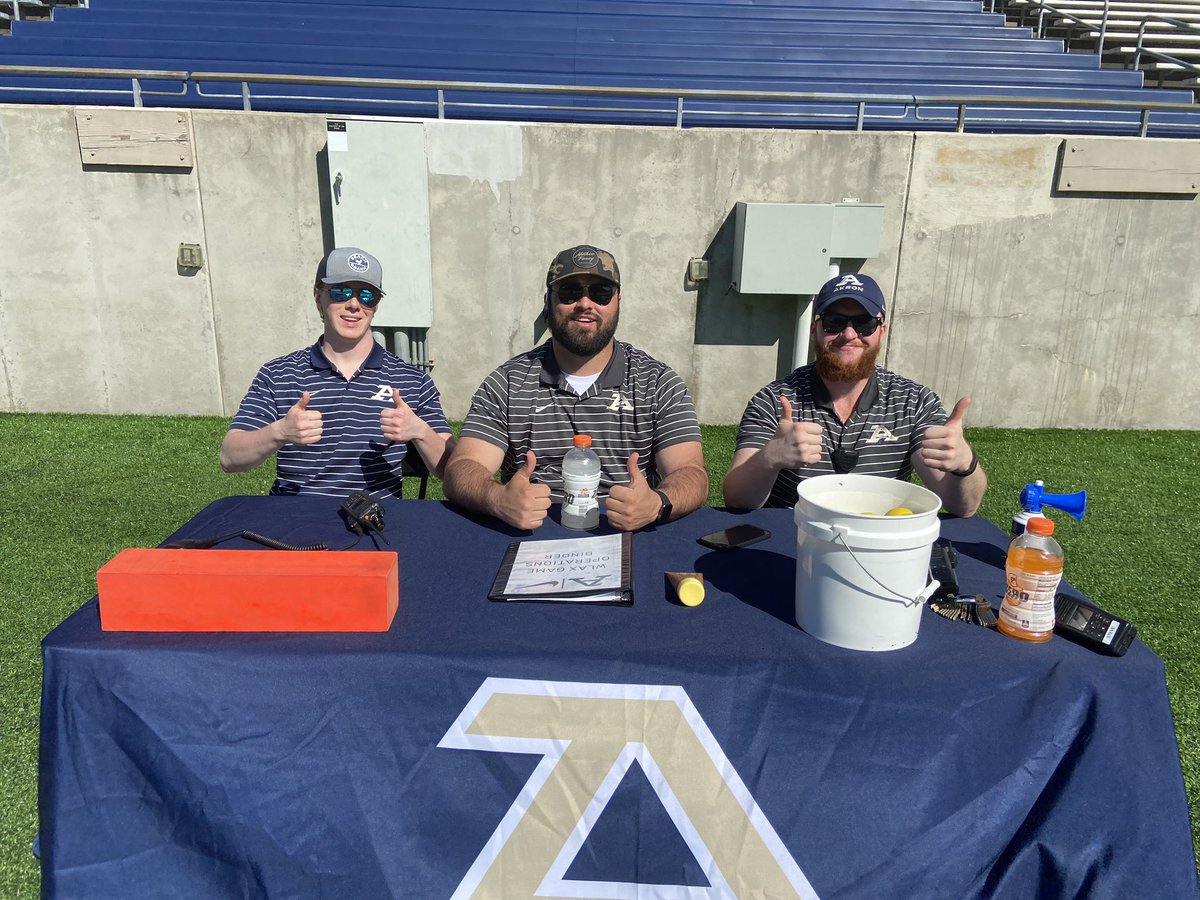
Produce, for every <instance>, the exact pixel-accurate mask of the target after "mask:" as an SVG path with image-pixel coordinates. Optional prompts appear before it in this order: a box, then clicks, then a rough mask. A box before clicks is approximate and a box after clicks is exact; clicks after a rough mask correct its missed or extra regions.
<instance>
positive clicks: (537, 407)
mask: <svg viewBox="0 0 1200 900" xmlns="http://www.w3.org/2000/svg"><path fill="white" fill-rule="evenodd" d="M549 408H550V404H549V403H547V404H546V405H545V406H535V407H534V408H533V411H534V412H535V413H540V412H541V411H542V410H543V409H549Z"/></svg>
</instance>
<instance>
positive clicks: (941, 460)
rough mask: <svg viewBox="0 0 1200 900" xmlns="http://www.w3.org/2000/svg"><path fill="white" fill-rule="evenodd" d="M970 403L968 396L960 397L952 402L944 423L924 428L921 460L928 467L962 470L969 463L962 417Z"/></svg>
mask: <svg viewBox="0 0 1200 900" xmlns="http://www.w3.org/2000/svg"><path fill="white" fill-rule="evenodd" d="M970 405H971V398H970V397H963V398H961V399H960V400H959V401H958V402H957V403H955V404H954V410H953V411H952V412H951V413H950V418H949V419H947V420H946V424H945V425H934V426H933V427H931V428H928V429H926V430H925V437H924V438H923V439H922V440H921V460H922V462H924V463H925V465H927V466H929V468H931V469H938V470H940V471H942V472H962V471H963V470H965V469H966V468H967V467H968V466H970V465H971V457H972V455H973V454H972V451H971V445H970V444H968V443H967V439H966V438H965V437H963V419H964V418H965V417H966V414H967V407H968V406H970Z"/></svg>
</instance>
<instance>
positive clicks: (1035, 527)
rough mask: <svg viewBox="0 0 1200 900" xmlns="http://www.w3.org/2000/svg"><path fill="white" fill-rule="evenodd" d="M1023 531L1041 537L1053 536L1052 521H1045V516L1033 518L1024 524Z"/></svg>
mask: <svg viewBox="0 0 1200 900" xmlns="http://www.w3.org/2000/svg"><path fill="white" fill-rule="evenodd" d="M1025 530H1026V531H1028V532H1031V533H1032V534H1040V535H1042V536H1043V537H1044V536H1046V535H1051V534H1054V521H1053V520H1052V519H1047V518H1046V517H1045V516H1034V517H1033V518H1032V519H1030V520H1029V521H1028V522H1026V523H1025Z"/></svg>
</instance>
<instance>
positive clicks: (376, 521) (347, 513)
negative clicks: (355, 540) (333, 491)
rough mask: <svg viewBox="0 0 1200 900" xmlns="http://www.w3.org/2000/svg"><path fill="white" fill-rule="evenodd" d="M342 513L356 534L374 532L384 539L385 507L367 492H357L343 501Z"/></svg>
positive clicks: (347, 525)
mask: <svg viewBox="0 0 1200 900" xmlns="http://www.w3.org/2000/svg"><path fill="white" fill-rule="evenodd" d="M340 512H341V515H342V518H343V519H345V521H346V527H347V528H349V529H350V530H351V531H353V532H354V533H355V534H367V533H369V532H374V533H375V534H378V535H379V536H380V537H383V507H382V506H380V505H379V502H378V501H377V500H376V499H375V498H374V497H372V496H371V495H370V494H368V493H367V492H366V491H355V492H354V493H353V494H351V495H350V496H349V497H347V498H346V499H345V500H343V501H342V508H341V510H340ZM384 540H386V538H384Z"/></svg>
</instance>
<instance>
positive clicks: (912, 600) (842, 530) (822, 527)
mask: <svg viewBox="0 0 1200 900" xmlns="http://www.w3.org/2000/svg"><path fill="white" fill-rule="evenodd" d="M809 524H810V525H812V526H816V528H817V530H819V531H822V532H827V533H826V534H823V535H822V536H823V537H825V539H826V540H828V541H833V542H834V543H840V544H841V545H842V546H843V547H845V548H846V551H847V552H848V553H849V554H850V558H851V559H853V560H854V561H855V562H856V563H858V567H859V568H860V569H862V570H863V572H865V573H866V575H867V577H868V578H870V579H871V580H872V581H873V582H875V583H876V584H877V585H879V586H880V587H881V588H883V589H884V590H885V591H887V592H888V593H889V594H892V595H893V596H895V597H899V598H900V600H901V601H902V602H903V603H904V605H905V606H920V605H921V604H922V603H924V602H925V601H926V600H928V599H929V598H930V597H932V596H933V595H934V593H935V592H936V591H937V589H938V588H939V587H941V582H940V581H938V580H937V579H936V578H933V579H930V581H929V584H927V585H925V587H924V588H922V589H921V592H920V593H919V594H917V596H915V597H909V596H908V595H907V594H902V593H900V592H899V591H897V590H893V589H892V588H890V587H888V586H887V585H886V584H884V583H883V582H882V581H880V580H879V579H878V578H876V577H875V576H874V575H872V574H871V570H870V569H868V568H867V567H866V566H864V565H863V564H862V560H861V559H859V558H858V557H857V556H855V555H854V551H853V550H852V549H851V548H850V545H849V544H847V543H846V534H847V533H848V532H849V531H850V529H849V528H847V527H846V526H845V525H826V524H825V523H824V522H810V523H809ZM884 599H885V600H886V599H888V598H886V597H885V598H884ZM890 602H895V601H890Z"/></svg>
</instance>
